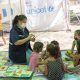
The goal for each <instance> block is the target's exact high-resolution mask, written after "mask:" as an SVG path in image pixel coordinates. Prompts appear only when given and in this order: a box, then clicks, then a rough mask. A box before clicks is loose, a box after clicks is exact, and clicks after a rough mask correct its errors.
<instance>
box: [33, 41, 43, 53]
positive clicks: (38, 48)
mask: <svg viewBox="0 0 80 80" xmlns="http://www.w3.org/2000/svg"><path fill="white" fill-rule="evenodd" d="M42 48H43V43H42V42H35V43H34V46H33V51H36V52H38V53H39V52H40V51H42Z"/></svg>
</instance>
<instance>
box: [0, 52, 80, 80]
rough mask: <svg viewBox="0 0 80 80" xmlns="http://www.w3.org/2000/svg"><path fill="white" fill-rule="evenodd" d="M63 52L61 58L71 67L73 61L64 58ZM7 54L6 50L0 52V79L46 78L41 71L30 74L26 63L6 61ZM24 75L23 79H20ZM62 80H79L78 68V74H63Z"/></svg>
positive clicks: (39, 79) (40, 79)
mask: <svg viewBox="0 0 80 80" xmlns="http://www.w3.org/2000/svg"><path fill="white" fill-rule="evenodd" d="M65 53H66V51H62V52H61V54H62V59H63V61H64V63H66V65H68V67H69V68H72V69H73V68H74V66H73V62H72V61H69V60H66V59H65V58H67V56H66V55H65ZM7 55H8V52H0V80H29V78H30V77H32V79H30V80H47V78H46V77H45V76H44V75H42V74H41V73H40V74H39V73H34V74H33V76H31V75H32V73H33V72H32V71H31V70H30V68H29V67H28V66H27V65H15V64H14V65H13V64H11V63H8V62H7V60H8V57H7ZM74 69H76V68H74ZM1 77H4V78H1ZM10 77H12V78H10ZM17 77H18V78H17ZM24 77H25V79H22V78H24ZM63 80H80V70H79V73H78V74H65V75H64V79H63Z"/></svg>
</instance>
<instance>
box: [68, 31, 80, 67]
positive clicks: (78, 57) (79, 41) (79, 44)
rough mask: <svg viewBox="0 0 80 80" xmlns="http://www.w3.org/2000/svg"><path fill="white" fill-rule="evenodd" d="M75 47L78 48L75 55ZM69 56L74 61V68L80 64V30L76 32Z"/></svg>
mask: <svg viewBox="0 0 80 80" xmlns="http://www.w3.org/2000/svg"><path fill="white" fill-rule="evenodd" d="M75 46H76V48H77V52H76V53H75V54H74V53H73V51H74V47H75ZM67 55H69V56H70V57H71V58H72V59H73V60H74V66H77V65H79V64H80V30H76V31H75V34H74V41H73V45H72V49H71V51H68V52H67Z"/></svg>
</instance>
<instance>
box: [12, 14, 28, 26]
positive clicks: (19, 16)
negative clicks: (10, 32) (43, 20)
mask: <svg viewBox="0 0 80 80" xmlns="http://www.w3.org/2000/svg"><path fill="white" fill-rule="evenodd" d="M24 19H27V17H26V16H25V15H16V16H15V18H14V19H13V22H12V25H13V26H14V25H17V23H18V21H19V20H20V21H22V20H24Z"/></svg>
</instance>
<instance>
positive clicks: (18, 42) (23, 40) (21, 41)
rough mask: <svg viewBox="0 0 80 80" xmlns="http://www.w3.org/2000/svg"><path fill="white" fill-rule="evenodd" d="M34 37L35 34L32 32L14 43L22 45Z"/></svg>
mask: <svg viewBox="0 0 80 80" xmlns="http://www.w3.org/2000/svg"><path fill="white" fill-rule="evenodd" d="M32 37H33V35H32V34H30V35H29V36H28V37H27V38H24V39H21V40H18V41H16V42H15V43H14V44H15V45H17V46H18V45H22V44H24V43H25V42H26V41H28V40H30V39H31V38H32Z"/></svg>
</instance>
